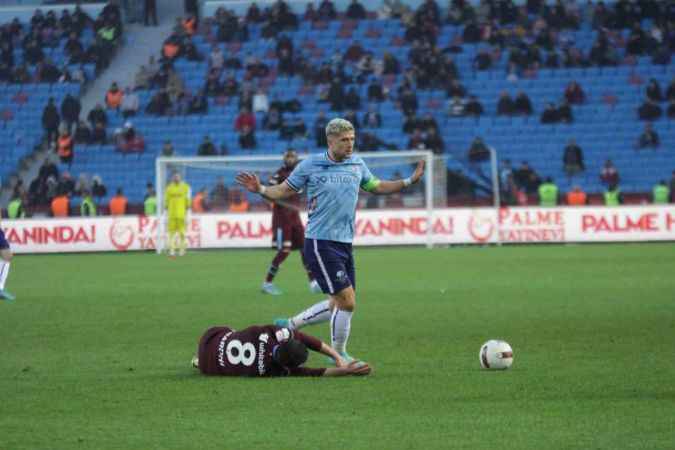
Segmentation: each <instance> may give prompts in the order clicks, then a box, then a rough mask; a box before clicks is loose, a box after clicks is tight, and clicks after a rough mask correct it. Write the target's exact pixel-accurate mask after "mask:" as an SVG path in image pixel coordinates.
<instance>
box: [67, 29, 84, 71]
mask: <svg viewBox="0 0 675 450" xmlns="http://www.w3.org/2000/svg"><path fill="white" fill-rule="evenodd" d="M63 49H64V51H65V53H66V55H68V57H69V58H70V60H69V63H70V64H79V63H81V62H82V61H83V59H84V47H83V46H82V43H81V42H80V40H79V39H78V37H77V34H75V33H70V36H69V37H68V40H67V41H66V44H65V46H64V47H63Z"/></svg>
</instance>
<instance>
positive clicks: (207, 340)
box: [197, 327, 231, 375]
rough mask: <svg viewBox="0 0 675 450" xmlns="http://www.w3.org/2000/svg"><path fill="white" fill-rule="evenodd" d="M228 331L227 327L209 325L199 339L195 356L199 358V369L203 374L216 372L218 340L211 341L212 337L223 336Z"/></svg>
mask: <svg viewBox="0 0 675 450" xmlns="http://www.w3.org/2000/svg"><path fill="white" fill-rule="evenodd" d="M228 331H231V329H230V328H228V327H211V328H209V329H208V330H206V333H204V334H203V335H202V337H201V339H199V346H198V347H197V358H199V371H200V372H201V373H205V374H211V375H212V374H215V373H218V369H217V365H218V361H216V357H215V354H216V351H215V350H216V349H217V347H218V342H213V341H214V338H217V337H219V336H223V335H224V334H225V333H227V332H228Z"/></svg>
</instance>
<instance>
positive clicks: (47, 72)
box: [35, 59, 61, 84]
mask: <svg viewBox="0 0 675 450" xmlns="http://www.w3.org/2000/svg"><path fill="white" fill-rule="evenodd" d="M35 76H36V81H37V82H38V83H50V84H53V83H56V82H57V81H59V78H60V77H61V71H60V70H59V69H58V68H57V67H56V66H55V65H54V63H53V62H52V61H51V60H50V59H46V60H45V61H43V62H41V63H38V65H37V69H36V71H35Z"/></svg>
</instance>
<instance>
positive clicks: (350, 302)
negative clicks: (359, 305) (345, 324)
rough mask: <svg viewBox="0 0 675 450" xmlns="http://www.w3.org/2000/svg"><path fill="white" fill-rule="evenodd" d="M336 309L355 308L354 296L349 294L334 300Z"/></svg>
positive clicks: (350, 309) (351, 309)
mask: <svg viewBox="0 0 675 450" xmlns="http://www.w3.org/2000/svg"><path fill="white" fill-rule="evenodd" d="M335 304H336V306H337V307H338V309H341V310H343V311H354V310H355V309H356V298H354V297H353V296H349V297H346V298H341V299H339V300H338V301H336V302H335Z"/></svg>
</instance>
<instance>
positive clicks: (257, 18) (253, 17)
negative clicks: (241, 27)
mask: <svg viewBox="0 0 675 450" xmlns="http://www.w3.org/2000/svg"><path fill="white" fill-rule="evenodd" d="M262 21H263V14H262V13H261V12H260V8H258V5H257V4H256V3H255V2H253V3H252V4H251V6H249V7H248V10H247V11H246V23H259V22H262Z"/></svg>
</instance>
